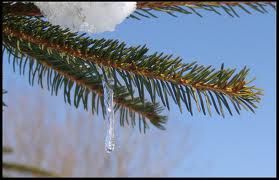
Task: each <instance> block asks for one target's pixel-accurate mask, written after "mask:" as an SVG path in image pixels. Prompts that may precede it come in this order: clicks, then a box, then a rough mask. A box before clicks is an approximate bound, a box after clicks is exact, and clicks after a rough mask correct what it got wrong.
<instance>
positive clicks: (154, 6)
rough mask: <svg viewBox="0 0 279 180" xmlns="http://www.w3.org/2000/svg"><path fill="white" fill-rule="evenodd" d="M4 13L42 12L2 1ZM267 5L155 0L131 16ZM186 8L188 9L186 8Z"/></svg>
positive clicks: (141, 4)
mask: <svg viewBox="0 0 279 180" xmlns="http://www.w3.org/2000/svg"><path fill="white" fill-rule="evenodd" d="M2 5H3V9H4V14H6V15H21V16H39V17H41V16H42V14H41V12H40V10H39V8H37V6H35V5H34V4H33V3H25V4H23V3H20V2H17V3H11V2H9V3H2ZM266 6H270V7H272V8H273V9H276V4H275V2H274V1H262V2H260V1H242V2H239V1H231V2H226V1H223V2H222V1H216V2H214V1H212V2H207V1H204V2H203V1H192V2H191V1H184V2H183V1H169V2H168V1H162V2H160V1H155V2H145V1H142V2H137V10H136V11H135V12H134V13H133V14H132V15H131V16H130V17H129V18H134V19H138V20H139V19H140V18H139V16H140V17H145V18H151V17H155V18H157V16H156V15H155V14H153V13H152V11H154V10H155V11H161V12H165V13H168V14H169V15H171V16H174V17H176V15H174V13H182V14H196V15H198V16H200V17H202V15H201V14H200V13H198V12H197V11H196V9H202V10H205V11H209V12H214V13H216V14H219V15H221V13H220V9H221V10H223V11H224V12H225V13H226V14H228V15H230V16H232V17H234V16H236V17H239V15H238V14H237V13H236V8H237V7H238V8H239V9H241V10H243V11H244V12H246V13H248V14H251V13H250V11H249V10H248V9H253V10H254V11H257V12H260V13H267V12H268V11H267V9H266ZM185 8H186V9H185Z"/></svg>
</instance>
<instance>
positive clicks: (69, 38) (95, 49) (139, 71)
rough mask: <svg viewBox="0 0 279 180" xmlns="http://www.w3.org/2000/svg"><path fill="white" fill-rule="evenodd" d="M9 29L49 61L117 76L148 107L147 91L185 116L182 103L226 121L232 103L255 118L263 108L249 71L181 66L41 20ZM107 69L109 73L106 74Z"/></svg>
mask: <svg viewBox="0 0 279 180" xmlns="http://www.w3.org/2000/svg"><path fill="white" fill-rule="evenodd" d="M3 27H4V28H3V33H4V35H5V36H7V38H8V39H9V38H16V39H17V40H18V41H17V42H16V43H17V44H20V43H21V42H24V43H25V44H27V45H28V44H33V45H35V46H36V47H37V49H40V50H41V51H42V52H46V53H45V54H43V55H46V54H48V55H49V56H53V57H56V56H61V57H62V58H63V57H64V58H66V59H67V58H76V59H78V60H79V61H80V62H86V63H91V65H93V66H94V67H99V68H100V69H102V71H103V74H104V75H105V76H107V75H106V74H107V73H109V74H111V75H112V76H113V78H114V80H115V82H116V83H115V84H116V85H117V84H118V85H121V82H120V81H119V80H118V79H119V78H118V76H120V77H121V78H122V80H123V81H124V82H125V85H126V87H127V89H128V90H129V92H130V95H131V96H133V95H132V93H131V92H132V89H133V86H132V85H134V86H136V88H137V89H138V93H139V97H140V98H141V100H142V102H144V90H147V91H148V93H149V95H150V97H151V99H152V102H155V97H156V95H158V96H159V97H160V98H161V101H162V103H163V104H164V105H165V106H167V107H168V108H169V101H168V96H171V97H172V99H173V100H174V102H175V103H176V104H177V105H178V106H179V107H180V110H181V111H182V108H181V101H182V102H184V104H185V106H186V108H187V110H188V111H189V112H190V113H191V114H192V109H193V108H192V104H191V101H192V102H195V103H196V105H197V108H198V110H199V111H201V110H202V111H203V113H204V114H206V111H205V109H206V108H205V105H206V106H207V109H208V111H209V114H211V113H210V107H211V106H212V105H214V108H215V110H216V112H217V113H218V114H220V112H221V115H222V116H224V111H223V106H224V107H226V109H227V110H228V111H229V113H230V114H231V115H232V111H231V110H230V107H229V103H228V101H229V102H231V103H232V104H233V105H234V108H235V109H236V111H237V112H238V113H239V110H240V109H241V107H243V108H245V109H249V110H251V111H252V112H254V110H253V108H256V105H255V103H257V102H259V100H260V95H262V92H261V90H259V89H257V88H255V86H247V85H248V84H249V83H250V82H249V83H248V82H247V80H246V77H247V75H248V72H249V69H247V68H246V67H244V68H243V69H242V70H241V71H240V72H239V73H236V74H235V69H224V66H223V65H222V67H221V69H220V70H217V71H215V69H213V68H211V66H209V67H204V66H202V65H197V64H196V63H195V62H194V63H187V64H184V63H181V61H182V59H180V58H179V57H178V58H176V59H173V58H172V55H170V56H169V55H164V54H163V53H161V54H159V55H158V53H154V54H152V55H148V54H147V52H148V49H147V48H146V47H145V46H138V47H129V48H128V47H126V45H125V43H119V42H118V41H117V40H105V39H101V40H91V39H90V38H89V37H86V38H85V37H84V35H85V34H81V35H78V34H77V33H71V32H69V29H66V30H62V29H60V28H59V26H52V25H51V24H50V23H49V22H44V21H42V20H40V19H33V18H26V17H9V16H7V17H6V18H4V23H3ZM18 49H19V50H20V46H19V47H18ZM104 68H107V69H108V70H109V71H108V72H105V70H104ZM117 75H118V76H117ZM105 79H106V78H105ZM214 96H215V99H214ZM209 97H210V98H209ZM191 99H192V100H191ZM215 100H216V101H217V102H218V105H219V106H217V103H216V102H215ZM204 101H205V102H204Z"/></svg>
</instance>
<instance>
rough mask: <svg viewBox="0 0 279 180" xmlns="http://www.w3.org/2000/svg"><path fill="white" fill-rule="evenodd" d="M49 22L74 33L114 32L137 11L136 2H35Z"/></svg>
mask: <svg viewBox="0 0 279 180" xmlns="http://www.w3.org/2000/svg"><path fill="white" fill-rule="evenodd" d="M34 4H35V5H36V6H37V7H38V8H39V9H40V10H41V12H42V14H43V15H44V16H45V17H46V18H47V19H48V21H49V22H50V23H52V24H54V25H60V26H61V27H64V28H69V29H71V30H72V31H73V32H77V31H83V32H90V33H100V32H105V31H114V30H115V27H116V26H117V25H118V24H120V23H122V21H124V20H125V18H126V17H128V16H129V15H130V14H132V13H133V12H134V11H135V10H136V2H34Z"/></svg>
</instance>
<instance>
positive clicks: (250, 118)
mask: <svg viewBox="0 0 279 180" xmlns="http://www.w3.org/2000/svg"><path fill="white" fill-rule="evenodd" d="M269 10H270V12H269V13H268V14H260V13H257V12H254V11H253V15H249V14H245V13H243V12H241V11H239V14H240V18H231V17H230V16H228V15H223V16H219V15H216V14H213V13H208V12H204V11H201V12H202V14H203V15H204V17H203V18H200V17H198V16H196V15H182V14H178V18H174V17H172V16H169V15H164V14H160V15H159V13H157V14H158V15H159V16H158V17H159V18H158V19H155V18H154V19H146V18H142V20H141V21H137V20H133V19H127V20H126V21H125V22H123V23H122V24H121V25H119V26H118V27H117V29H116V31H114V32H106V33H102V34H98V35H93V36H92V37H93V38H102V37H104V38H107V39H109V38H111V39H119V40H120V41H125V42H126V43H127V44H128V45H143V44H146V45H147V47H148V48H150V51H151V52H155V51H159V52H165V53H168V54H174V55H177V56H180V57H182V58H183V59H184V62H192V61H193V60H197V61H198V63H199V64H203V65H213V66H214V67H220V66H221V64H222V63H225V67H230V68H238V69H241V68H242V67H244V66H245V65H246V66H248V67H249V68H250V69H251V71H250V76H249V78H250V79H251V78H253V77H256V78H257V79H256V81H255V82H254V83H255V84H256V86H258V87H259V88H263V89H264V96H263V98H262V101H261V103H260V104H259V108H258V109H257V110H256V114H253V113H251V112H246V111H242V113H241V115H238V114H237V113H234V116H230V115H229V114H228V113H226V117H225V119H223V118H222V117H219V116H218V115H216V114H215V115H213V116H212V117H209V116H204V115H202V114H199V113H195V114H194V116H193V117H192V116H190V114H189V113H188V112H186V111H184V113H183V114H181V113H180V112H179V110H178V108H175V106H173V107H174V108H173V109H172V110H171V111H169V112H166V113H167V115H168V116H169V121H168V124H167V125H166V127H167V129H168V127H175V126H180V125H187V126H189V127H191V129H192V132H191V133H192V134H191V138H192V139H193V141H194V142H195V148H194V150H193V152H192V155H191V157H190V160H189V161H190V166H191V162H192V163H193V164H192V166H193V168H191V173H190V174H187V173H185V171H184V170H183V169H184V168H183V165H181V168H177V170H175V171H174V172H172V174H171V175H172V176H229V177H230V176H234V177H235V176H275V159H276V154H275V148H276V147H275V141H276V131H275V127H276V120H275V113H276V108H275V99H276V94H275V87H276V86H275V85H276V84H275V72H276V69H275V67H276V61H275V60H276V52H275V48H276V47H275V46H276V44H275V43H276V40H275V39H276V30H275V29H276V23H275V21H276V16H275V15H276V13H275V11H274V10H272V9H269ZM4 69H5V70H4V84H3V85H4V88H5V85H6V86H7V85H8V84H11V83H20V84H21V83H23V84H27V83H28V82H27V81H26V78H25V79H24V78H23V77H19V78H18V79H17V80H16V81H14V82H11V81H9V78H10V77H9V76H15V75H14V74H13V72H12V65H9V64H8V63H7V61H5V62H4ZM5 76H6V77H5ZM9 87H10V86H9ZM7 90H9V89H7ZM48 96H50V95H49V94H48ZM60 99H61V100H62V98H59V100H60ZM60 103H61V102H60ZM61 105H62V106H61V109H63V100H62V103H61ZM170 129H172V130H174V131H175V128H170ZM166 133H168V130H167V131H166ZM176 135H177V136H179V131H178V132H176ZM169 145H171V144H169ZM177 150H179V148H178V149H177ZM181 158H183V157H181ZM187 158H189V157H187ZM189 161H188V163H189ZM197 167H202V168H197Z"/></svg>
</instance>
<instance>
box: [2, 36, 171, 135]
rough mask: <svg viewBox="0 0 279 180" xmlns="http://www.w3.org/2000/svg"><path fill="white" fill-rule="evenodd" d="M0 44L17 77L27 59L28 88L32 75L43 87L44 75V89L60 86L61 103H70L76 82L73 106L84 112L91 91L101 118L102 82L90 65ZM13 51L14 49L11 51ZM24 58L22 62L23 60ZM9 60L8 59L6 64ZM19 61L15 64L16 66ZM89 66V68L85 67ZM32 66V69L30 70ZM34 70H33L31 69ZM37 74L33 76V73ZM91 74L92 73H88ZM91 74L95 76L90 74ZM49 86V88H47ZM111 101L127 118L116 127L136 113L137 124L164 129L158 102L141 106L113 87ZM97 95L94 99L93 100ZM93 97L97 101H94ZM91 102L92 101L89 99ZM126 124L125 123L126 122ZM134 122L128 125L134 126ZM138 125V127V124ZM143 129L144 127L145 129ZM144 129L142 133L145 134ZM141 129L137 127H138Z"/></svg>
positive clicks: (14, 43)
mask: <svg viewBox="0 0 279 180" xmlns="http://www.w3.org/2000/svg"><path fill="white" fill-rule="evenodd" d="M4 45H5V47H6V49H7V50H8V53H10V54H11V53H12V54H13V55H14V57H19V58H14V59H13V66H14V69H15V64H17V65H18V66H19V71H20V74H21V72H23V73H24V72H25V67H26V62H27V61H28V60H29V61H30V62H29V63H30V64H29V83H30V84H31V85H33V84H34V80H35V75H37V76H38V84H40V85H41V87H42V88H43V83H42V82H43V76H44V75H45V74H46V72H47V82H48V83H47V85H48V89H51V93H52V94H53V92H55V93H56V95H57V93H58V88H61V86H62V85H63V83H64V88H63V89H64V100H65V102H68V103H69V104H71V98H70V97H71V96H70V92H71V88H72V87H73V84H74V83H76V88H75V95H74V104H75V106H76V107H78V106H79V102H80V100H82V102H83V105H84V108H85V109H86V110H87V108H88V107H87V104H88V103H87V102H88V98H89V97H88V96H89V91H91V92H92V112H93V113H94V112H95V110H96V109H97V110H96V111H97V113H98V109H99V108H98V107H99V104H100V103H101V105H102V106H101V108H102V112H103V116H105V114H104V113H105V111H104V108H105V107H104V103H103V87H102V80H101V76H100V75H99V74H98V71H94V69H93V68H89V67H90V65H89V64H87V66H86V67H87V68H81V67H80V66H84V64H83V65H82V64H81V63H80V62H78V61H77V60H75V59H67V60H65V58H63V57H62V58H57V57H58V56H56V58H55V59H54V58H53V57H52V56H49V55H48V54H47V52H43V51H40V50H39V49H38V50H37V51H35V49H36V46H32V45H31V44H28V45H27V44H26V45H24V44H23V43H20V44H18V45H17V40H16V39H15V40H13V41H12V39H6V38H5V37H4ZM17 46H18V47H20V51H21V53H23V54H24V55H27V56H26V57H25V56H23V55H19V52H17V50H16V48H17ZM13 48H14V49H15V50H13ZM24 58H26V59H25V61H24ZM10 59H11V58H9V61H10ZM18 60H19V63H18ZM34 61H36V62H37V64H36V65H35V63H34ZM23 63H24V65H23ZM88 66H89V67H88ZM33 67H35V68H33ZM34 69H35V70H34ZM52 70H54V71H56V73H57V74H55V76H54V78H51V75H52V74H53V72H52ZM36 71H37V74H36ZM92 72H93V73H92ZM94 74H95V75H94ZM50 86H51V88H50ZM114 92H115V95H116V96H115V98H114V101H115V102H116V106H119V107H120V110H119V111H120V114H122V112H123V111H124V112H125V113H129V116H128V115H126V116H125V117H124V116H123V117H122V116H121V117H120V124H121V125H123V126H124V123H123V122H124V121H125V118H126V122H127V123H128V120H129V117H130V119H131V121H133V122H135V117H136V116H135V114H138V117H139V121H143V123H144V124H146V122H145V118H147V119H149V120H150V122H151V123H152V124H153V125H155V126H156V127H157V128H160V129H164V127H163V126H162V124H165V123H166V117H165V116H161V115H159V113H161V111H162V108H160V106H159V104H158V103H155V104H151V103H149V102H146V101H145V102H144V103H142V102H141V101H140V102H139V98H133V99H132V98H131V96H130V94H129V93H127V90H126V88H125V87H119V86H117V87H115V89H114ZM96 95H98V97H96ZM96 98H97V101H96ZM99 98H100V100H101V102H100V101H99ZM93 99H94V100H93ZM128 124H129V123H128ZM134 124H135V123H132V125H134ZM139 126H140V124H139ZM145 128H146V127H145ZM145 128H144V132H145ZM140 130H141V127H140Z"/></svg>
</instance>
